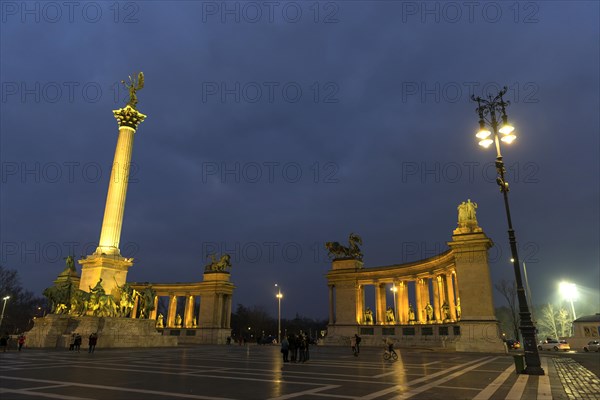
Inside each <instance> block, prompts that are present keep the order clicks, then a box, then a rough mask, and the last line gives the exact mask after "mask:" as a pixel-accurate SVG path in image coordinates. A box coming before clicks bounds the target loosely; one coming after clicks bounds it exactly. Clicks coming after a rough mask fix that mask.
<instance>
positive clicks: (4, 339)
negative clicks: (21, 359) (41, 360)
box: [0, 332, 25, 353]
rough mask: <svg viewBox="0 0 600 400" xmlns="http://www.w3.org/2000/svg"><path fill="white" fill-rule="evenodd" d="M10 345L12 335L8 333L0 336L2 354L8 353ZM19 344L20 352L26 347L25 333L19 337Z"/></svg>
mask: <svg viewBox="0 0 600 400" xmlns="http://www.w3.org/2000/svg"><path fill="white" fill-rule="evenodd" d="M9 343H10V335H9V333H8V332H6V333H5V334H4V335H2V336H0V347H2V352H4V353H6V350H8V345H9ZM17 344H18V350H19V351H21V349H23V346H24V345H25V335H24V334H23V333H21V334H20V335H19V336H18V337H17Z"/></svg>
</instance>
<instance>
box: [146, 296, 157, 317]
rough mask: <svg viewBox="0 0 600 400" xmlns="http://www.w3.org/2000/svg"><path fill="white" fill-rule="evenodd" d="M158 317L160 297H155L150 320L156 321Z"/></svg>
mask: <svg viewBox="0 0 600 400" xmlns="http://www.w3.org/2000/svg"><path fill="white" fill-rule="evenodd" d="M157 315H158V295H156V296H154V310H152V311H150V316H149V317H148V318H149V319H156V317H157Z"/></svg>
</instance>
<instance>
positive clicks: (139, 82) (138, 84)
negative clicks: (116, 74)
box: [121, 72, 144, 110]
mask: <svg viewBox="0 0 600 400" xmlns="http://www.w3.org/2000/svg"><path fill="white" fill-rule="evenodd" d="M121 83H122V84H123V86H125V87H126V88H127V90H128V91H129V101H128V102H127V105H128V106H130V107H131V108H133V109H136V110H137V108H136V104H137V102H138V100H137V96H136V94H135V92H137V91H138V90H140V89H143V88H144V73H143V72H140V73H139V74H138V76H137V79H136V78H132V77H131V75H129V84H127V83H126V82H125V81H121Z"/></svg>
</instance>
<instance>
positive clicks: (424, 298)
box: [421, 277, 431, 322]
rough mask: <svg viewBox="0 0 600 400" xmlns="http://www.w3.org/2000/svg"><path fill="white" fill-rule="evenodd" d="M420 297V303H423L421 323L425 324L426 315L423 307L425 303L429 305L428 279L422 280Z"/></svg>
mask: <svg viewBox="0 0 600 400" xmlns="http://www.w3.org/2000/svg"><path fill="white" fill-rule="evenodd" d="M421 296H422V298H421V301H422V302H423V321H424V322H427V313H426V312H425V306H426V305H427V303H429V304H431V298H430V297H431V296H429V277H426V278H423V294H422V295H421Z"/></svg>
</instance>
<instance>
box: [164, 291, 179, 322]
mask: <svg viewBox="0 0 600 400" xmlns="http://www.w3.org/2000/svg"><path fill="white" fill-rule="evenodd" d="M176 313H177V296H176V295H170V296H169V311H168V312H167V325H166V326H167V327H168V328H174V327H175V315H176Z"/></svg>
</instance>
